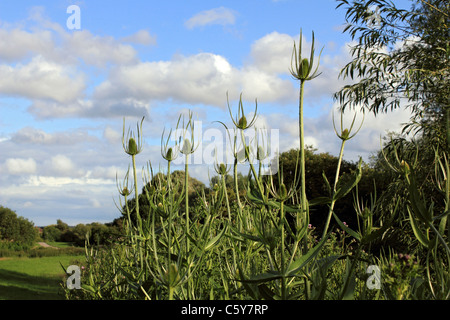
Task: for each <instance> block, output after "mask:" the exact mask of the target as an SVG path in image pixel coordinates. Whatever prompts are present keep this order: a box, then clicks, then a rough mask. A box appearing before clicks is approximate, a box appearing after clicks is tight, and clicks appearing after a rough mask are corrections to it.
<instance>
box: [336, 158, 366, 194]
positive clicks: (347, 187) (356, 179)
mask: <svg viewBox="0 0 450 320" xmlns="http://www.w3.org/2000/svg"><path fill="white" fill-rule="evenodd" d="M361 165H362V159H360V160H359V163H358V167H357V169H356V172H355V175H354V176H353V179H351V180H350V181H347V183H345V184H344V185H343V186H339V188H338V191H337V192H336V193H335V195H334V197H333V200H335V201H336V200H338V199H341V198H343V197H345V196H346V195H347V194H348V193H349V192H350V191H351V190H352V189H353V188H354V187H355V186H356V185H357V184H358V183H359V181H360V180H361V176H362V169H361Z"/></svg>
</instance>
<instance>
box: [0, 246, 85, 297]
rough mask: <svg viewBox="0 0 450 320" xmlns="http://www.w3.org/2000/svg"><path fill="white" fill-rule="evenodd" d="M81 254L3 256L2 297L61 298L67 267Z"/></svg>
mask: <svg viewBox="0 0 450 320" xmlns="http://www.w3.org/2000/svg"><path fill="white" fill-rule="evenodd" d="M77 258H80V256H73V255H61V256H53V257H42V258H23V257H21V258H18V257H11V258H1V259H0V300H30V299H31V300H59V299H63V298H64V297H63V296H62V295H61V293H62V291H61V282H62V279H63V278H64V271H63V270H62V268H61V265H60V263H62V264H63V265H64V267H67V266H69V265H70V264H71V263H72V262H73V261H74V260H75V259H77Z"/></svg>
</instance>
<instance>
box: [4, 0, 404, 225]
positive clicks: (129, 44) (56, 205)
mask: <svg viewBox="0 0 450 320" xmlns="http://www.w3.org/2000/svg"><path fill="white" fill-rule="evenodd" d="M396 3H397V2H396ZM398 3H399V4H403V5H404V6H407V5H408V1H399V2H398ZM70 5H77V6H78V7H79V9H80V16H79V18H80V20H79V21H80V28H79V29H70V28H68V26H67V23H66V22H67V20H68V19H69V18H71V16H72V14H73V13H72V12H70V13H67V8H68V7H69V6H70ZM336 5H337V3H336V1H334V0H311V1H310V0H303V1H294V0H279V1H270V0H252V1H105V0H96V1H67V0H64V1H62V0H52V1H33V2H30V1H24V0H17V1H2V2H0V150H1V151H0V205H3V206H6V207H9V208H11V209H13V210H15V211H16V212H17V214H18V215H21V216H24V217H26V218H28V219H30V220H31V221H33V222H34V223H35V225H48V224H52V223H55V222H56V220H57V219H62V220H63V221H65V222H67V223H69V224H71V225H75V224H77V223H89V222H94V221H99V222H109V221H112V220H113V219H114V218H117V217H118V216H119V212H118V211H117V209H116V208H115V206H114V200H115V201H118V194H117V190H116V185H115V176H116V173H117V174H118V176H119V178H120V177H122V176H123V174H124V172H125V170H126V169H127V166H128V164H129V162H130V159H129V158H128V157H127V156H126V155H125V154H124V153H123V150H122V145H121V134H122V124H123V118H124V117H125V118H126V121H127V126H130V125H131V126H135V124H136V122H137V121H138V120H139V119H140V118H141V117H142V116H145V121H144V124H143V129H144V138H145V145H144V150H143V152H142V154H140V155H139V156H140V158H139V160H138V166H140V167H142V166H144V165H145V163H146V162H147V161H149V160H150V161H151V163H152V165H153V167H154V168H156V169H157V168H158V167H159V165H162V166H164V164H165V163H164V162H163V161H162V158H161V155H160V145H159V142H160V138H161V133H162V131H163V129H164V128H166V130H167V129H169V128H171V127H174V126H175V125H176V121H177V119H178V116H179V114H180V113H186V111H187V110H192V111H193V112H194V114H195V118H196V119H198V120H199V121H201V123H202V126H203V132H206V131H207V130H208V128H209V129H210V128H214V127H216V128H219V127H220V126H218V125H217V123H214V122H213V121H214V120H220V121H223V122H226V123H230V120H229V114H228V110H227V108H226V105H227V100H226V93H227V92H228V95H229V98H230V104H231V106H232V107H233V110H234V111H236V110H237V100H238V99H239V95H240V94H241V93H242V94H243V100H244V107H245V110H246V112H249V113H250V112H251V111H253V110H254V105H255V99H256V98H257V99H258V111H259V112H258V113H259V117H258V120H257V123H256V125H257V126H258V127H261V128H262V127H264V128H267V129H274V130H278V131H279V148H280V151H285V150H288V149H290V148H293V147H296V146H298V125H297V123H298V122H297V121H298V101H297V98H298V83H296V82H295V81H293V80H292V78H291V76H290V74H289V63H290V56H291V50H292V45H293V42H294V41H296V42H298V36H299V32H300V29H302V31H303V35H304V46H305V50H306V52H308V53H309V46H310V44H311V33H312V32H313V31H314V33H315V37H316V51H317V53H318V52H319V51H320V49H321V48H322V47H323V52H322V56H321V65H320V71H321V72H322V75H321V76H320V77H319V78H317V79H315V80H314V81H312V82H310V83H308V84H307V87H306V100H305V115H306V121H305V132H306V143H307V144H312V145H313V146H314V147H316V148H317V149H318V150H319V151H320V152H329V153H331V154H337V152H338V150H339V149H338V148H339V139H337V138H336V136H335V134H334V131H333V127H332V120H331V119H332V118H331V115H332V110H335V109H336V107H337V106H336V105H335V103H334V102H333V100H332V97H331V95H332V94H333V92H335V91H337V90H338V89H339V88H340V87H341V86H342V85H343V84H344V80H343V79H339V78H338V74H339V70H340V69H341V68H342V67H343V66H344V65H345V64H346V63H347V62H349V61H350V58H351V57H350V55H349V45H350V44H351V43H350V38H349V36H348V35H347V34H343V33H342V29H343V26H344V23H345V11H344V10H343V9H339V10H336V9H335V7H336ZM349 116H351V115H349ZM407 119H408V114H406V112H404V111H402V110H400V111H398V112H394V113H391V114H389V115H380V116H379V117H377V118H374V117H366V119H365V122H364V126H363V128H362V129H361V132H360V133H359V134H358V136H357V137H356V138H355V139H354V140H352V141H351V142H350V143H349V144H348V148H347V149H346V153H345V156H344V158H346V159H348V160H352V161H355V160H357V158H358V157H359V156H361V157H363V159H364V160H368V157H369V156H370V154H371V153H372V152H374V151H376V150H377V149H378V148H379V145H380V137H381V136H382V135H384V134H385V133H386V132H387V130H391V131H398V129H399V128H400V127H401V123H402V122H405V121H407ZM208 170H209V173H210V174H211V175H212V174H213V173H214V171H213V169H212V167H211V166H208V165H205V164H203V165H200V164H199V165H192V166H191V175H192V176H194V177H196V178H198V179H199V180H201V181H203V182H205V183H207V181H208Z"/></svg>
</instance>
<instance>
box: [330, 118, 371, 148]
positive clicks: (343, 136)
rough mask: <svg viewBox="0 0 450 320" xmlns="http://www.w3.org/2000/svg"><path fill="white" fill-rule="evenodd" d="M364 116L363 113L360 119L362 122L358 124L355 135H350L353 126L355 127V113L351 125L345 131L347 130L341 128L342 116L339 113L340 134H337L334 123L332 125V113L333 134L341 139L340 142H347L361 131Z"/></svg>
mask: <svg viewBox="0 0 450 320" xmlns="http://www.w3.org/2000/svg"><path fill="white" fill-rule="evenodd" d="M364 116H365V114H364V113H363V119H362V121H361V124H360V126H359V128H358V130H356V132H355V133H353V134H351V132H352V130H353V126H354V125H355V120H356V113H355V115H354V116H353V120H352V123H351V124H350V128H349V129H347V128H345V129H343V127H344V114H343V113H342V112H341V133H340V134H339V133H338V132H337V130H336V125H335V123H334V113H333V127H334V132H335V133H336V135H337V136H338V137H339V139H341V140H342V141H347V140H350V139H352V138H353V137H354V136H356V134H357V133H358V132H359V130H361V127H362V125H363V123H364Z"/></svg>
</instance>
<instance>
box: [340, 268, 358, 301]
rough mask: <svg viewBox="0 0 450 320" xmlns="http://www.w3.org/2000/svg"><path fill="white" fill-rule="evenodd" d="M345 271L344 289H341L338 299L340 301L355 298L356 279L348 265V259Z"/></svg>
mask: <svg viewBox="0 0 450 320" xmlns="http://www.w3.org/2000/svg"><path fill="white" fill-rule="evenodd" d="M345 269H346V271H345V278H344V287H343V288H342V291H341V295H340V297H341V299H342V300H353V299H354V298H355V297H354V293H355V286H356V279H355V278H356V277H355V272H354V269H353V267H352V265H351V264H350V259H348V260H347V263H346V268H345Z"/></svg>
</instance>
